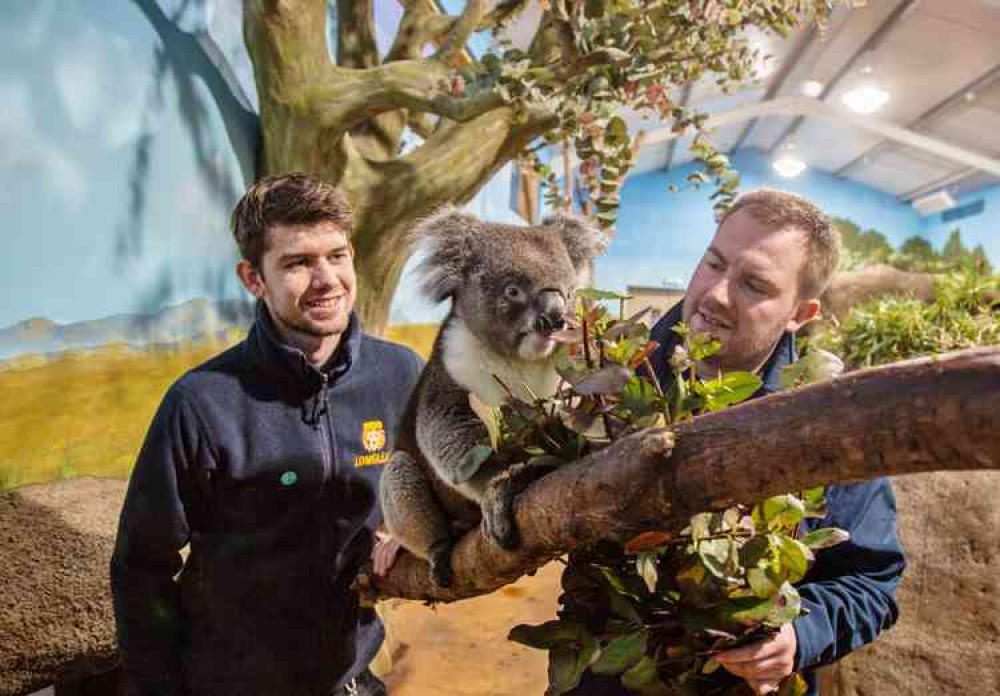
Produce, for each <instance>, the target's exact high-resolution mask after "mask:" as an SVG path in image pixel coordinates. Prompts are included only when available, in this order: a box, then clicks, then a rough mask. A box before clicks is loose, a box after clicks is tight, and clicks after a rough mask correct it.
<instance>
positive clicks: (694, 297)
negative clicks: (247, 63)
mask: <svg viewBox="0 0 1000 696" xmlns="http://www.w3.org/2000/svg"><path fill="white" fill-rule="evenodd" d="M839 254H840V240H839V236H838V234H837V232H836V230H835V229H834V228H833V227H832V226H831V224H830V222H829V220H828V219H827V217H826V216H825V215H824V214H823V213H822V211H820V210H819V208H817V207H816V206H815V205H813V204H812V203H810V202H809V201H807V200H806V199H804V198H801V197H800V196H796V195H794V194H791V193H785V192H782V191H772V190H762V191H756V192H753V193H748V194H745V195H743V196H741V197H740V198H739V199H737V200H736V202H735V203H734V205H733V206H732V207H731V208H730V209H729V211H728V212H727V213H726V215H725V216H724V217H723V219H722V221H721V222H720V224H719V227H718V229H717V231H716V233H715V235H714V237H713V238H712V241H711V243H710V245H709V247H708V249H707V250H706V251H705V254H704V256H703V257H702V259H701V261H700V262H699V264H698V266H697V268H696V269H695V272H694V275H693V276H692V278H691V282H690V284H689V285H688V289H687V292H686V294H685V296H684V299H683V301H682V302H681V303H680V304H678V305H677V306H675V307H674V308H673V309H671V310H670V311H669V312H668V313H667V314H666V315H664V317H663V318H662V319H660V321H659V322H657V324H656V326H654V327H653V330H652V332H651V339H652V340H654V341H657V342H658V343H659V344H660V346H659V347H658V348H657V350H656V352H655V353H654V354H653V356H652V358H651V362H652V365H653V368H654V370H655V372H656V373H657V377H658V378H659V380H660V382H661V383H666V382H667V380H669V379H671V378H672V373H671V368H670V358H671V356H672V355H673V351H674V348H675V347H676V346H678V345H679V344H680V338H679V337H678V336H677V334H676V333H675V332H674V331H673V328H674V327H675V326H676V325H677V324H678V323H680V322H681V321H684V322H685V323H687V324H688V326H689V327H690V328H691V330H692V331H693V332H695V333H707V334H710V335H711V336H712V337H713V338H715V339H717V340H718V341H719V342H720V344H721V348H720V350H719V351H718V352H717V353H716V354H715V355H713V356H711V357H709V358H708V359H706V360H704V361H703V362H700V363H696V364H695V366H694V369H695V370H696V372H697V373H698V375H699V376H700V377H703V378H712V377H715V376H717V375H718V374H719V372H722V371H726V372H728V371H735V370H746V371H749V372H754V373H756V374H757V375H759V376H760V377H761V379H762V380H763V383H764V384H763V386H762V387H761V389H760V390H759V391H758V393H757V394H755V396H763V395H766V394H770V393H773V392H775V391H777V390H778V389H779V377H780V374H781V371H782V369H783V368H784V367H786V366H787V365H790V364H791V363H793V362H794V361H795V360H796V353H795V340H794V338H795V337H794V334H795V332H796V331H797V330H798V329H799V328H800V327H802V326H803V325H804V324H806V323H807V322H809V321H811V320H813V319H814V318H816V317H817V316H818V314H819V310H820V303H819V299H818V297H819V295H820V294H821V293H822V291H823V290H824V289H825V288H826V286H827V284H828V283H829V281H830V279H831V277H832V276H833V273H834V272H835V270H836V268H837V264H838V260H839ZM760 466H767V462H760ZM826 500H827V515H826V518H824V519H823V520H815V519H810V520H808V521H807V522H806V523H804V527H805V528H807V530H812V529H816V528H819V527H830V526H834V527H840V528H842V529H846V530H847V531H848V532H849V533H850V535H851V538H850V541H847V542H845V543H842V544H840V545H838V546H834V547H832V548H829V549H825V550H821V551H819V552H818V553H817V555H816V563H815V565H814V566H813V567H812V568H811V569H810V571H809V574H808V575H807V576H806V577H805V578H804V579H803V581H802V582H801V583H800V584H799V585H798V586H797V587H798V590H799V594H800V595H801V597H802V603H803V605H804V606H805V607H806V608H807V609H808V610H809V613H808V614H807V615H805V616H801V617H799V618H798V619H796V620H795V621H794V622H792V623H790V624H786V625H785V626H784V627H782V629H781V630H780V631H779V633H778V634H777V635H776V636H775V637H774V638H772V639H771V640H767V641H762V642H759V643H754V644H751V645H747V646H744V647H740V648H736V649H733V650H729V651H726V652H723V653H720V654H718V655H716V656H715V659H716V660H717V661H718V662H719V663H720V664H721V665H722V666H723V667H724V668H725V669H726V670H728V671H729V672H730V673H732V674H734V675H736V676H739V677H742V678H743V679H745V680H746V682H747V683H748V684H749V685H750V686H751V688H753V689H754V691H755V692H756V693H761V694H763V693H770V692H772V691H777V686H778V684H779V683H780V682H781V680H782V679H783V678H785V677H786V676H788V675H790V674H791V673H792V672H794V671H802V672H803V673H804V675H805V677H806V680H807V681H808V682H809V685H810V692H809V693H810V694H816V693H817V691H816V683H815V681H816V677H815V673H814V670H815V668H816V667H818V666H820V665H824V664H828V663H830V662H834V661H836V660H838V659H840V658H842V657H844V656H845V655H847V654H848V653H850V652H851V651H852V650H855V649H857V648H859V647H861V646H862V645H864V644H866V643H868V642H870V641H872V640H874V639H875V637H876V636H877V635H878V633H879V632H880V631H881V630H883V629H886V628H889V627H890V626H891V625H892V624H893V623H895V621H896V617H897V615H898V608H897V606H896V599H895V589H896V586H897V585H898V584H899V581H900V578H901V576H902V573H903V569H904V567H905V561H904V559H903V552H902V549H901V548H900V545H899V541H898V539H897V536H896V503H895V498H894V496H893V493H892V488H891V486H890V484H889V481H888V480H887V479H885V478H880V479H875V480H873V481H866V482H863V483H858V484H853V485H846V486H830V487H829V488H828V489H827V499H826ZM571 568H572V564H571ZM567 572H570V571H567ZM571 693H572V694H574V695H575V696H584V695H586V696H612V695H619V694H626V693H627V691H626V690H625V689H624V687H622V686H621V684H620V681H619V679H618V677H611V678H607V677H599V676H595V675H591V674H589V673H588V674H586V675H585V677H584V680H583V682H582V683H581V685H580V686H579V687H578V688H577V689H575V690H574V691H572V692H571Z"/></svg>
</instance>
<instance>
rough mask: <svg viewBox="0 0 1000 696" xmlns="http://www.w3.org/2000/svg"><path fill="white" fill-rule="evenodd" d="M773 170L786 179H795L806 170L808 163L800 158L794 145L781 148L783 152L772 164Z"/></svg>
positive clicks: (790, 144)
mask: <svg viewBox="0 0 1000 696" xmlns="http://www.w3.org/2000/svg"><path fill="white" fill-rule="evenodd" d="M771 168H772V169H774V171H776V172H777V173H778V176H783V177H785V178H786V179H794V178H795V177H797V176H798V175H799V174H801V173H802V172H804V171H805V170H806V163H805V162H804V161H803V160H802V158H801V157H799V155H798V152H797V151H796V149H795V144H794V143H789V144H788V145H786V146H785V147H783V148H781V152H780V153H778V156H777V157H775V158H774V161H772V162H771Z"/></svg>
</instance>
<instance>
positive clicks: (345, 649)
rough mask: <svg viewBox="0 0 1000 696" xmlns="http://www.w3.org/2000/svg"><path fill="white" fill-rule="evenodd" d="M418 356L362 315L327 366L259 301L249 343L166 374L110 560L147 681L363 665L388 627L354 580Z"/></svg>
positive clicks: (262, 682) (243, 677)
mask: <svg viewBox="0 0 1000 696" xmlns="http://www.w3.org/2000/svg"><path fill="white" fill-rule="evenodd" d="M421 367H422V365H421V361H420V359H419V358H418V357H417V356H416V354H414V353H413V352H412V351H410V350H409V349H407V348H403V347H401V346H396V345H393V344H391V343H386V342H384V341H380V340H378V339H375V338H372V337H370V336H367V335H364V334H363V333H362V332H361V328H360V326H359V324H358V321H357V319H356V317H354V316H353V315H352V317H351V321H350V325H349V327H348V330H347V331H346V332H345V334H344V336H343V337H342V340H341V343H340V345H339V347H338V349H337V351H336V353H335V354H334V356H333V357H332V358H331V360H330V362H329V363H328V364H327V365H326V366H325V367H324V369H323V370H318V369H316V368H314V367H312V366H311V365H309V363H308V362H307V361H306V359H305V356H304V355H303V354H302V352H301V351H298V350H296V349H294V348H292V347H290V346H288V345H286V344H284V343H282V342H281V341H280V340H279V338H278V335H277V332H276V330H275V328H274V326H273V324H272V323H271V320H270V318H269V317H268V314H267V311H266V310H265V309H264V308H263V305H261V306H260V307H259V309H258V315H257V320H256V322H255V324H254V326H253V328H252V329H251V331H250V333H249V335H248V337H247V339H246V340H245V341H243V342H241V343H240V344H238V345H236V346H234V347H233V348H231V349H229V350H227V351H225V352H224V353H222V354H220V355H219V356H217V357H215V358H213V359H212V360H209V361H208V362H206V363H205V364H203V365H201V366H200V367H198V368H195V369H194V370H192V371H190V372H189V373H187V374H186V375H184V376H183V377H182V378H181V379H180V380H178V381H177V383H176V384H174V385H173V386H172V387H171V388H170V389H169V391H168V392H167V395H166V396H165V398H164V400H163V403H162V404H161V406H160V409H159V411H158V412H157V414H156V416H155V417H154V419H153V423H152V425H151V426H150V429H149V432H148V434H147V436H146V440H145V443H144V444H143V447H142V450H141V452H140V454H139V458H138V461H137V462H136V466H135V469H134V471H133V473H132V478H131V480H130V482H129V488H128V493H127V495H126V498H125V503H124V507H123V509H122V512H121V519H120V523H119V530H118V537H117V540H116V544H115V551H114V554H113V557H112V560H111V588H112V596H113V600H114V609H115V619H116V623H117V631H118V642H119V648H120V650H121V654H122V658H123V662H124V666H125V670H126V673H127V675H128V677H129V678H130V680H131V682H132V683H133V685H134V688H135V689H136V691H137V692H138V693H139V694H142V695H143V696H146V695H152V694H205V695H208V694H211V695H212V696H237V695H238V696H256V695H260V696H265V695H266V696H283V695H285V694H287V695H288V696H312V695H316V696H320V695H322V696H328V694H329V693H330V692H331V690H332V689H333V688H335V687H336V686H337V685H338V684H340V683H342V682H343V681H344V680H346V679H347V678H349V677H350V676H352V672H355V671H357V670H358V669H359V668H360V667H359V666H363V665H364V664H367V662H368V661H369V660H370V659H371V656H373V655H374V653H375V651H376V650H377V649H378V645H379V643H380V642H381V640H382V637H383V632H382V630H381V626H379V625H378V623H377V622H373V621H372V620H371V618H372V617H370V616H368V617H365V616H363V615H362V614H361V613H360V611H359V609H358V603H357V596H356V595H355V594H354V593H353V592H351V591H350V589H349V588H350V584H351V581H352V580H353V578H354V576H355V574H356V572H357V570H358V568H359V566H360V564H361V563H362V562H363V561H364V560H365V559H366V558H367V557H368V555H369V553H370V550H371V548H372V543H373V541H372V534H371V530H372V529H373V528H374V525H376V524H377V523H378V522H379V513H378V509H377V508H378V505H377V499H378V495H377V486H378V476H379V469H380V468H381V467H380V465H381V464H383V463H384V462H385V461H386V460H387V458H388V447H389V443H391V442H393V440H394V438H395V435H396V433H395V431H396V428H397V426H398V424H399V421H400V419H401V416H402V413H403V409H404V408H405V405H406V401H407V397H408V395H409V392H410V390H411V389H412V387H413V385H414V384H415V383H416V380H417V377H418V375H419V373H420V370H421ZM186 544H190V551H189V555H188V557H187V560H186V561H182V556H181V553H180V551H181V549H182V547H183V546H185V545H186ZM366 619H367V620H366Z"/></svg>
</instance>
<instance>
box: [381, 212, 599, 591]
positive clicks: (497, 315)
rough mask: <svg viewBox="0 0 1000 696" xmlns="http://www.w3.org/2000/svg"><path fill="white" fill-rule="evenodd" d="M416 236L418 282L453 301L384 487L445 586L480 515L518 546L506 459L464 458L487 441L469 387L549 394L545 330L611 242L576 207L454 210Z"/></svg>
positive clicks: (498, 537)
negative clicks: (490, 214) (455, 553)
mask: <svg viewBox="0 0 1000 696" xmlns="http://www.w3.org/2000/svg"><path fill="white" fill-rule="evenodd" d="M413 234H414V236H415V238H416V241H417V243H418V244H422V245H423V246H425V248H426V251H427V255H426V258H425V260H424V261H423V263H422V264H421V265H420V266H419V268H418V272H419V273H420V274H421V275H422V281H423V291H424V293H425V294H426V295H427V296H428V297H429V298H430V299H431V300H433V301H435V302H444V301H445V300H449V299H450V300H451V310H450V312H449V313H448V315H447V317H446V318H445V320H444V322H443V323H442V325H441V329H440V331H439V332H438V335H437V338H436V339H435V341H434V347H433V349H432V351H431V355H430V358H429V360H428V362H427V365H426V367H425V368H424V371H423V373H422V374H421V377H420V379H419V381H418V383H417V386H416V387H415V388H414V391H413V393H412V395H411V396H410V400H409V403H408V405H407V409H406V413H405V414H404V417H403V422H402V425H401V427H400V431H399V434H398V438H397V441H396V443H395V447H394V451H393V454H392V456H391V458H390V460H389V463H388V464H387V465H386V468H385V470H384V471H383V473H382V479H381V486H380V489H381V492H380V496H381V504H382V511H383V514H384V516H385V522H386V526H387V527H388V529H389V531H390V532H391V533H392V534H393V536H395V537H396V538H397V539H399V541H400V543H401V544H402V545H403V546H404V547H405V548H406V549H408V550H409V551H410V552H411V553H413V554H415V555H417V556H419V557H421V558H424V559H426V560H427V561H428V562H429V563H430V566H431V571H432V575H433V577H434V580H435V582H437V584H438V585H440V586H442V587H447V586H448V585H449V584H450V583H451V551H452V547H453V546H454V544H455V542H456V541H457V540H458V538H459V536H460V534H461V533H462V532H463V531H465V530H467V529H469V528H471V527H472V526H473V525H475V524H477V523H480V522H481V524H482V526H483V532H484V534H485V535H486V536H487V537H488V538H491V539H493V540H494V541H495V542H496V543H498V544H499V545H500V546H502V547H503V548H508V549H509V548H514V547H516V545H517V543H518V533H517V530H516V528H515V525H514V521H513V499H514V496H515V495H516V494H517V492H519V491H518V488H517V484H516V483H515V481H514V478H513V477H512V472H511V471H510V468H509V467H505V466H504V465H503V464H502V463H500V462H498V461H495V460H494V459H493V458H490V459H487V460H486V461H485V462H481V463H477V462H476V461H475V460H474V459H473V458H470V457H468V456H467V455H468V454H469V452H470V450H471V449H472V448H473V447H475V446H476V445H481V444H486V443H488V442H489V435H488V432H487V429H486V426H485V425H484V423H483V422H482V420H481V419H480V418H479V417H478V416H477V415H476V413H475V411H474V410H473V406H472V404H471V402H470V395H474V396H475V399H476V400H478V401H479V402H481V403H482V404H485V405H487V406H500V405H501V404H502V403H503V401H504V399H505V397H506V395H507V392H506V391H505V387H506V388H508V389H510V391H511V392H512V393H513V394H514V395H515V396H518V397H520V398H522V399H524V400H527V401H530V400H532V398H533V397H535V396H537V397H545V396H551V395H552V394H553V393H554V392H555V389H556V386H557V384H558V375H557V374H556V371H555V357H554V351H555V348H556V342H555V340H553V338H552V334H553V332H555V331H558V330H560V329H561V328H563V327H564V325H565V319H566V316H567V315H568V313H570V312H572V311H573V309H574V304H575V292H576V290H577V288H579V287H581V286H583V285H587V284H589V282H590V275H591V269H592V267H593V260H594V259H595V258H596V257H597V256H598V255H599V254H600V253H601V252H602V251H603V250H604V248H605V246H606V244H607V239H606V237H605V235H604V234H603V233H602V232H601V231H600V230H599V229H597V228H596V227H593V226H591V225H590V224H589V223H587V222H585V221H583V220H580V219H578V218H575V217H572V216H556V217H554V218H552V219H549V220H546V221H545V222H543V224H541V225H537V226H530V227H517V226H510V225H497V224H490V223H485V222H482V221H480V220H478V219H476V218H474V217H471V216H469V215H465V214H462V213H460V212H457V211H456V210H454V209H452V208H446V209H444V210H442V211H441V212H439V213H437V214H435V215H433V216H431V217H430V218H428V219H426V220H424V221H423V222H422V223H420V224H419V225H418V226H417V228H416V229H415V230H414V232H413ZM501 383H502V384H501Z"/></svg>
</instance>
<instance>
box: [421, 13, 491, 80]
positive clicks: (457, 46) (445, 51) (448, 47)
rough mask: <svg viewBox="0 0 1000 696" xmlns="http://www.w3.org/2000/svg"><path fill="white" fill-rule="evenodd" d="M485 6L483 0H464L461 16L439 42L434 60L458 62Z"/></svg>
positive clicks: (448, 62) (480, 18) (449, 62)
mask: <svg viewBox="0 0 1000 696" xmlns="http://www.w3.org/2000/svg"><path fill="white" fill-rule="evenodd" d="M485 8H486V3H485V0H466V3H465V9H464V10H463V11H462V16H461V17H459V18H458V21H457V22H455V24H454V26H452V28H451V31H450V32H449V33H448V37H447V38H446V39H445V40H444V43H443V44H441V48H440V49H438V52H437V53H436V54H434V58H435V59H436V60H440V61H441V62H443V63H447V64H449V65H457V64H458V60H459V57H460V56H461V55H462V52H463V51H464V50H465V45H466V44H467V43H468V42H469V38H470V37H471V36H472V35H473V34H474V33H475V31H476V29H477V28H478V27H479V22H480V20H482V18H483V12H484V10H485Z"/></svg>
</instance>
